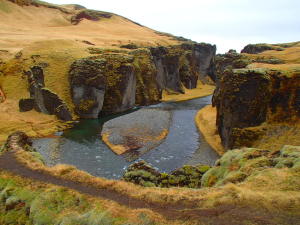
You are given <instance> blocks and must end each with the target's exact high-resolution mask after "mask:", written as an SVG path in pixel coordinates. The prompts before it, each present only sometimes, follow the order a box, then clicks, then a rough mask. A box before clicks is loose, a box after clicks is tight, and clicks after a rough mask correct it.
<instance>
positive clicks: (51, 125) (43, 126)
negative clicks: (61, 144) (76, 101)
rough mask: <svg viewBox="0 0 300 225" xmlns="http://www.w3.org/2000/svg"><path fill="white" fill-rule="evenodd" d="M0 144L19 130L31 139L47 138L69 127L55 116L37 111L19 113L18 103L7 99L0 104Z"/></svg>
mask: <svg viewBox="0 0 300 225" xmlns="http://www.w3.org/2000/svg"><path fill="white" fill-rule="evenodd" d="M0 115H1V116H0V124H1V129H0V143H4V142H5V141H6V139H7V137H8V135H9V134H11V133H13V132H15V131H17V130H19V131H23V132H25V133H26V134H28V135H29V136H31V137H45V136H48V135H50V134H53V133H55V132H56V131H58V130H63V129H66V128H67V127H68V126H69V125H68V124H66V123H63V122H61V121H58V120H57V119H56V117H55V116H50V115H45V114H42V113H38V112H35V111H30V112H22V113H21V112H19V109H18V101H17V100H10V99H7V100H6V101H5V102H3V103H0Z"/></svg>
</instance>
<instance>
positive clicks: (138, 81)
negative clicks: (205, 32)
mask: <svg viewBox="0 0 300 225" xmlns="http://www.w3.org/2000/svg"><path fill="white" fill-rule="evenodd" d="M88 51H89V53H91V54H93V55H95V56H92V57H88V58H85V59H79V60H77V61H75V62H74V63H73V64H72V66H71V68H70V72H69V76H70V84H71V93H72V98H73V102H74V105H75V111H76V113H77V114H78V115H79V116H80V117H81V118H97V117H98V115H99V113H100V112H101V114H111V113H117V112H123V111H126V110H128V109H131V108H133V107H134V106H135V105H149V104H154V103H158V102H159V101H160V99H161V97H162V91H163V90H168V91H170V92H176V93H183V92H184V88H183V87H184V86H185V87H186V88H189V89H192V88H195V87H196V85H197V81H198V80H199V79H200V80H201V81H202V82H204V83H205V82H209V81H211V79H213V77H214V76H215V74H214V56H215V51H216V47H215V46H212V45H209V44H196V43H185V44H182V45H177V46H170V47H163V46H161V47H152V48H138V49H131V50H115V49H112V50H110V49H99V48H89V49H88ZM103 98H104V99H103Z"/></svg>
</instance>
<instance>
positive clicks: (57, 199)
mask: <svg viewBox="0 0 300 225" xmlns="http://www.w3.org/2000/svg"><path fill="white" fill-rule="evenodd" d="M19 182H20V180H18V181H17V182H16V181H15V180H14V179H11V178H7V177H6V178H2V177H0V190H1V192H0V215H1V216H0V224H24V225H33V224H34V225H53V224H61V225H62V224H65V225H72V224H74V225H78V224H89V225H93V224H95V225H96V224H103V225H106V224H107V225H113V224H120V222H119V221H121V220H122V221H124V220H123V219H119V218H112V217H111V216H110V215H109V214H108V213H107V212H105V211H103V209H102V208H101V207H100V206H99V205H97V206H94V205H91V202H90V201H88V200H87V199H86V198H84V197H82V196H81V195H75V194H72V193H70V192H69V191H67V190H66V189H65V188H46V187H39V188H38V189H37V188H35V187H34V186H32V184H30V183H28V184H27V183H19Z"/></svg>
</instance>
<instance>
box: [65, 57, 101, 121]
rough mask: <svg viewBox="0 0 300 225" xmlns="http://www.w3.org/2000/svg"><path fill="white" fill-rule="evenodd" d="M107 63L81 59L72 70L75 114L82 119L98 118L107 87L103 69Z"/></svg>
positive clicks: (71, 78)
mask: <svg viewBox="0 0 300 225" xmlns="http://www.w3.org/2000/svg"><path fill="white" fill-rule="evenodd" d="M105 64H106V61H104V60H90V59H81V60H78V61H76V62H74V63H73V64H72V66H71V70H70V83H71V95H72V99H73V103H74V105H75V112H76V113H77V114H78V115H79V116H80V117H81V118H98V116H99V113H100V111H101V110H102V106H103V101H104V93H105V87H106V81H105V77H104V75H103V69H104V68H105Z"/></svg>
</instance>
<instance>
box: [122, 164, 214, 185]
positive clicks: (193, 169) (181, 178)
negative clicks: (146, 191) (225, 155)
mask: <svg viewBox="0 0 300 225" xmlns="http://www.w3.org/2000/svg"><path fill="white" fill-rule="evenodd" d="M209 169H210V166H206V165H198V166H190V165H185V166H183V167H182V168H179V169H177V170H175V171H173V172H172V173H170V174H167V173H160V172H158V171H157V170H155V169H154V168H153V167H152V166H150V165H149V164H147V163H146V162H145V161H140V162H137V163H134V164H132V165H130V166H129V167H128V169H127V171H126V172H125V174H124V176H123V179H124V180H125V181H128V182H132V183H135V184H139V185H141V186H144V187H187V188H200V187H201V178H202V176H203V174H205V172H206V171H208V170H209Z"/></svg>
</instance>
